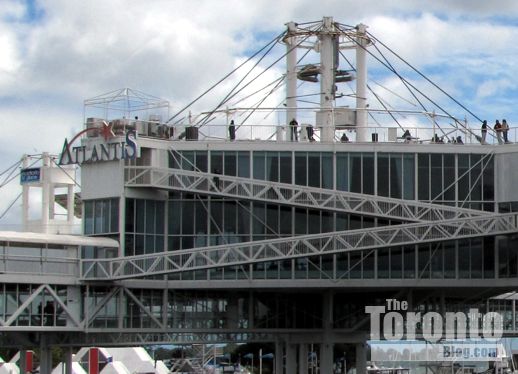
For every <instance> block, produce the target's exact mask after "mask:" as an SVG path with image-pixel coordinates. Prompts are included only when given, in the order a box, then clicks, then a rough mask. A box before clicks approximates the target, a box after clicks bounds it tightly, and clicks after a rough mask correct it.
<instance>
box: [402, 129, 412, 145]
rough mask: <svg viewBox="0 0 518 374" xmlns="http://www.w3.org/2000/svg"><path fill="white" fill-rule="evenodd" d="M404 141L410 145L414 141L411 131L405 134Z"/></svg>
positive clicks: (406, 131)
mask: <svg viewBox="0 0 518 374" xmlns="http://www.w3.org/2000/svg"><path fill="white" fill-rule="evenodd" d="M403 139H405V142H406V143H408V142H410V140H411V139H412V135H411V134H410V131H408V130H405V132H404V133H403Z"/></svg>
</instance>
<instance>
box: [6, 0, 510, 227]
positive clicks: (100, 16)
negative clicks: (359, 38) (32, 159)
mask: <svg viewBox="0 0 518 374" xmlns="http://www.w3.org/2000/svg"><path fill="white" fill-rule="evenodd" d="M323 16H332V17H334V19H335V21H338V22H340V23H343V24H346V25H356V24H358V23H364V24H367V25H368V26H369V29H368V30H369V32H371V33H372V34H373V35H375V36H376V37H377V38H378V39H380V40H381V41H383V43H385V44H387V45H389V46H390V48H392V49H393V50H395V51H397V53H398V54H400V55H401V56H403V57H404V58H405V59H406V60H407V61H409V62H410V63H411V64H412V65H413V66H415V67H417V68H418V69H420V70H422V71H423V72H425V73H426V74H427V75H428V76H429V77H430V78H432V79H433V80H434V81H435V82H436V83H437V84H439V85H440V86H441V87H443V88H444V89H445V90H446V91H448V92H449V93H450V94H452V95H453V96H454V97H455V98H456V99H457V100H458V101H460V102H461V103H462V104H464V105H465V106H466V107H467V108H469V109H470V110H471V111H472V112H473V113H475V114H476V116H477V117H479V118H482V119H488V121H489V123H494V119H495V118H507V119H508V121H509V122H510V124H511V126H513V125H514V124H516V123H518V116H517V115H516V114H515V108H516V104H515V101H516V97H517V93H518V90H517V81H518V65H517V62H516V61H518V60H517V58H516V57H517V56H518V43H516V40H518V2H516V1H513V0H508V1H504V0H496V1H485V0H484V1H483V0H433V1H417V0H397V1H395V0H394V1H377V0H363V1H361V2H360V1H349V0H336V1H334V0H328V1H320V2H316V1H306V0H283V1H278V0H255V1H245V0H185V1H184V0H88V1H70V0H45V1H38V0H26V1H23V0H0V51H1V53H0V126H1V129H2V136H1V137H0V152H1V154H2V157H1V158H0V172H2V171H4V170H5V169H6V168H7V167H8V166H10V165H12V164H13V163H14V162H16V161H17V160H19V159H20V157H21V155H22V154H23V153H29V154H33V153H40V152H42V151H49V152H51V153H58V152H59V151H60V149H61V146H62V143H63V140H64V138H65V137H70V136H72V135H73V134H74V133H76V132H77V131H78V130H79V129H81V128H82V126H83V124H82V122H83V100H85V99H87V98H91V97H94V96H97V95H99V94H102V93H105V92H108V91H112V90H115V89H119V88H123V87H130V88H134V89H138V90H140V91H143V92H146V93H149V94H152V95H155V96H158V97H161V98H164V99H166V100H169V101H170V102H171V106H172V110H171V112H172V113H174V112H175V110H178V109H180V108H182V107H183V106H184V105H185V104H186V103H188V102H190V101H191V100H192V99H193V98H195V97H196V96H198V95H199V94H200V93H201V92H203V91H204V90H205V89H206V88H208V87H209V86H210V85H212V84H213V83H215V82H216V81H217V80H219V78H220V77H222V76H223V75H224V74H226V73H227V72H229V71H230V70H232V69H233V68H234V67H235V66H236V65H238V64H239V63H240V62H242V61H244V60H245V59H246V58H247V57H249V56H250V55H251V54H252V53H253V52H254V51H256V50H258V49H259V48H261V47H263V46H264V45H265V44H266V43H267V42H268V41H270V40H271V39H272V38H273V37H274V36H276V35H278V34H279V33H281V32H282V31H283V30H284V29H285V26H284V25H285V23H286V22H288V21H295V22H300V23H302V22H310V21H318V20H321V19H322V17H323ZM384 79H385V80H384V83H385V84H386V85H390V84H389V83H390V80H389V78H384ZM265 81H266V80H265ZM458 109H459V108H453V107H452V110H458ZM454 114H455V115H459V116H461V117H463V116H464V115H466V114H465V112H462V111H460V110H459V112H458V113H454ZM468 120H469V121H475V119H474V118H473V117H470V118H468ZM475 122H476V121H475ZM477 126H478V125H477ZM12 184H13V183H11V184H10V185H8V186H4V187H1V188H0V196H1V199H0V214H2V213H3V212H4V210H5V208H6V207H7V206H8V205H9V204H10V202H11V201H12V200H13V199H14V198H15V197H16V196H17V195H18V193H19V191H20V190H19V187H18V186H17V185H16V184H15V185H13V186H11V185H12ZM18 205H19V202H18V203H17V204H15V206H14V208H13V209H12V210H11V211H10V212H9V213H8V214H7V215H6V216H5V217H3V218H2V219H0V227H2V226H1V225H2V224H3V225H4V226H3V227H4V228H5V227H7V226H5V225H6V224H7V225H12V224H14V223H16V222H19V219H18V216H19V208H18ZM13 228H14V226H13Z"/></svg>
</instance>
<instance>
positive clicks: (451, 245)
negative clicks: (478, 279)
mask: <svg viewBox="0 0 518 374" xmlns="http://www.w3.org/2000/svg"><path fill="white" fill-rule="evenodd" d="M455 248H456V247H455V242H453V241H449V242H445V243H444V259H445V261H444V277H445V278H456V273H455V270H456V268H457V261H456V258H457V256H456V253H455V252H456V249H455Z"/></svg>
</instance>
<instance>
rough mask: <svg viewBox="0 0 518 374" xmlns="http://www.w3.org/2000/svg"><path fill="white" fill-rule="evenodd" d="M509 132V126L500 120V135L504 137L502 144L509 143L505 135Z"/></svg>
mask: <svg viewBox="0 0 518 374" xmlns="http://www.w3.org/2000/svg"><path fill="white" fill-rule="evenodd" d="M508 132H509V125H508V124H507V121H506V120H505V119H503V120H502V135H503V136H504V143H506V144H507V143H509V138H508V137H507V133H508Z"/></svg>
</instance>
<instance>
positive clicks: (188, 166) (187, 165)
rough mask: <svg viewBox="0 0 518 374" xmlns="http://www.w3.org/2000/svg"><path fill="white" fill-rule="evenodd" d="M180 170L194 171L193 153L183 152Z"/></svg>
mask: <svg viewBox="0 0 518 374" xmlns="http://www.w3.org/2000/svg"><path fill="white" fill-rule="evenodd" d="M182 156H183V157H182V158H181V161H182V169H184V170H194V152H193V151H183V152H182Z"/></svg>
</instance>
